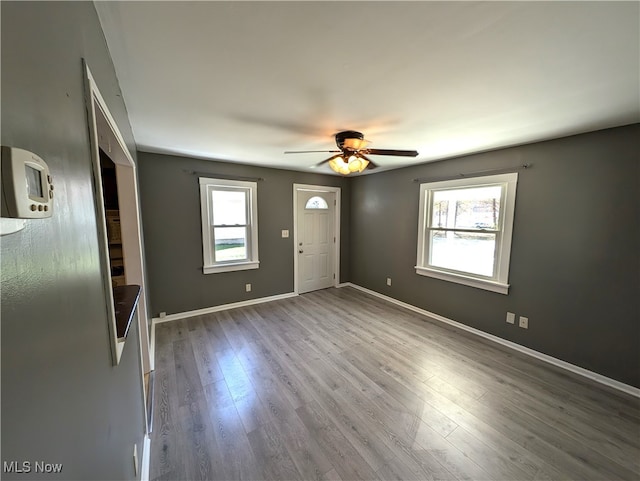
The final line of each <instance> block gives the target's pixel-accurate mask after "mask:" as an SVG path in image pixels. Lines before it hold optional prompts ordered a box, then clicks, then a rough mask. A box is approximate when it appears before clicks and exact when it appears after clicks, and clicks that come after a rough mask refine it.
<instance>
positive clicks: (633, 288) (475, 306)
mask: <svg viewBox="0 0 640 481" xmlns="http://www.w3.org/2000/svg"><path fill="white" fill-rule="evenodd" d="M638 139H640V125H633V126H627V127H622V128H617V129H611V130H604V131H599V132H594V133H589V134H584V135H578V136H574V137H567V138H563V139H558V140H552V141H548V142H541V143H536V144H531V145H526V146H521V147H516V148H509V149H504V150H498V151H493V152H487V153H482V154H477V155H470V156H465V157H461V158H456V159H449V160H446V161H442V162H437V163H433V164H425V165H421V166H416V167H410V168H405V169H401V170H395V171H390V172H383V173H380V174H376V175H368V176H365V177H359V178H356V179H354V180H353V181H352V184H351V206H352V212H351V242H352V244H351V250H350V251H351V253H352V255H351V271H350V272H351V281H352V282H354V283H355V284H358V285H361V286H364V287H367V288H369V289H372V290H375V291H377V292H380V293H383V294H386V295H389V296H391V297H394V298H396V299H399V300H401V301H404V302H407V303H410V304H413V305H415V306H418V307H421V308H423V309H426V310H428V311H430V312H434V313H436V314H440V315H443V316H446V317H448V318H450V319H453V320H456V321H458V322H461V323H464V324H466V325H469V326H472V327H474V328H476V329H480V330H482V331H485V332H488V333H491V334H494V335H496V336H499V337H501V338H504V339H508V340H510V341H513V342H516V343H518V344H521V345H524V346H527V347H529V348H532V349H535V350H537V351H540V352H543V353H545V354H548V355H551V356H553V357H556V358H558V359H562V360H564V361H567V362H570V363H573V364H576V365H578V366H581V367H583V368H586V369H589V370H592V371H595V372H597V373H600V374H603V375H605V376H608V377H611V378H613V379H616V380H619V381H622V382H624V383H627V384H630V385H633V386H636V387H640V358H639V357H638V353H639V352H640V257H639V249H640V223H639V220H640V197H639V196H640V185H639V182H640V167H639V165H640V142H639V141H638ZM524 163H532V164H533V166H532V168H531V169H530V170H526V171H523V172H521V173H520V175H519V179H518V190H517V196H516V209H515V221H514V234H513V242H512V251H511V269H510V276H509V281H510V284H511V289H510V291H509V295H508V296H505V295H502V294H496V293H492V292H488V291H484V290H480V289H475V288H472V287H467V286H462V285H459V284H453V283H450V282H445V281H441V280H437V279H433V278H429V277H423V276H420V275H417V274H416V273H415V270H414V265H415V263H416V239H417V230H418V198H419V184H418V183H414V182H412V179H414V178H420V177H431V176H433V177H439V176H447V175H455V174H459V173H465V172H474V171H480V170H485V169H494V168H496V169H497V168H503V167H513V166H517V165H522V164H524ZM386 277H392V279H393V286H392V287H387V286H386V285H385V280H386ZM507 311H511V312H515V313H516V314H517V315H523V316H526V317H528V318H529V329H528V330H524V329H520V328H518V327H517V325H516V326H513V325H509V324H507V323H506V322H505V316H506V312H507Z"/></svg>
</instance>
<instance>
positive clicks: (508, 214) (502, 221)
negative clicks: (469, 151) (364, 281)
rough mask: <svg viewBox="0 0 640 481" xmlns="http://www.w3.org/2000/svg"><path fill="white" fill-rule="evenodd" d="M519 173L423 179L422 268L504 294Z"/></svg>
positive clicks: (427, 272) (419, 260)
mask: <svg viewBox="0 0 640 481" xmlns="http://www.w3.org/2000/svg"><path fill="white" fill-rule="evenodd" d="M516 183H517V174H515V173H514V174H502V175H495V176H487V177H478V178H472V179H457V180H451V181H444V182H432V183H429V184H422V185H421V188H420V220H419V226H418V228H419V234H418V256H417V265H416V272H417V273H418V274H421V275H426V276H431V277H436V278H439V279H443V280H449V281H452V282H459V283H462V284H466V285H472V286H474V287H480V288H484V289H488V290H492V291H495V292H501V293H503V294H507V293H508V287H509V285H508V284H507V281H508V270H509V257H510V247H511V231H512V224H513V210H514V206H515V187H516Z"/></svg>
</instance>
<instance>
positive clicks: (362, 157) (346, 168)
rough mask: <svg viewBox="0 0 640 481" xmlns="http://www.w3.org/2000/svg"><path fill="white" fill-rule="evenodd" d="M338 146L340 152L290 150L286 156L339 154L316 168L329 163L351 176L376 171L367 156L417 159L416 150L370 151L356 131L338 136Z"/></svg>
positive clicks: (341, 172) (335, 168)
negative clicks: (365, 171) (319, 153)
mask: <svg viewBox="0 0 640 481" xmlns="http://www.w3.org/2000/svg"><path fill="white" fill-rule="evenodd" d="M335 137H336V145H337V146H338V149H340V150H288V151H286V152H285V154H307V153H315V152H328V153H332V154H337V155H333V156H331V157H329V158H328V159H325V160H323V161H322V162H319V163H318V164H316V167H317V166H319V165H322V164H324V163H326V162H329V167H331V169H332V170H333V171H335V172H337V173H339V174H343V175H349V174H351V173H352V172H362V171H363V170H364V169H366V168H367V167H369V168H370V169H375V168H376V167H377V165H376V164H375V163H374V162H372V161H371V159H369V158H368V157H367V155H393V156H399V157H417V155H418V152H417V151H416V150H391V149H370V148H368V147H367V144H369V141H368V140H365V138H364V135H362V133H360V132H356V131H355V130H345V131H344V132H338V133H337V134H336V135H335Z"/></svg>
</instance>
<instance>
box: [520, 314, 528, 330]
mask: <svg viewBox="0 0 640 481" xmlns="http://www.w3.org/2000/svg"><path fill="white" fill-rule="evenodd" d="M518 325H519V326H520V327H521V328H523V329H529V318H528V317H524V316H520V322H519V323H518Z"/></svg>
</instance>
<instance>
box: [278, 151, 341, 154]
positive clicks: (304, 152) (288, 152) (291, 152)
mask: <svg viewBox="0 0 640 481" xmlns="http://www.w3.org/2000/svg"><path fill="white" fill-rule="evenodd" d="M316 152H326V153H331V154H336V153H338V152H342V151H341V150H285V152H284V153H285V154H314V153H316Z"/></svg>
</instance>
